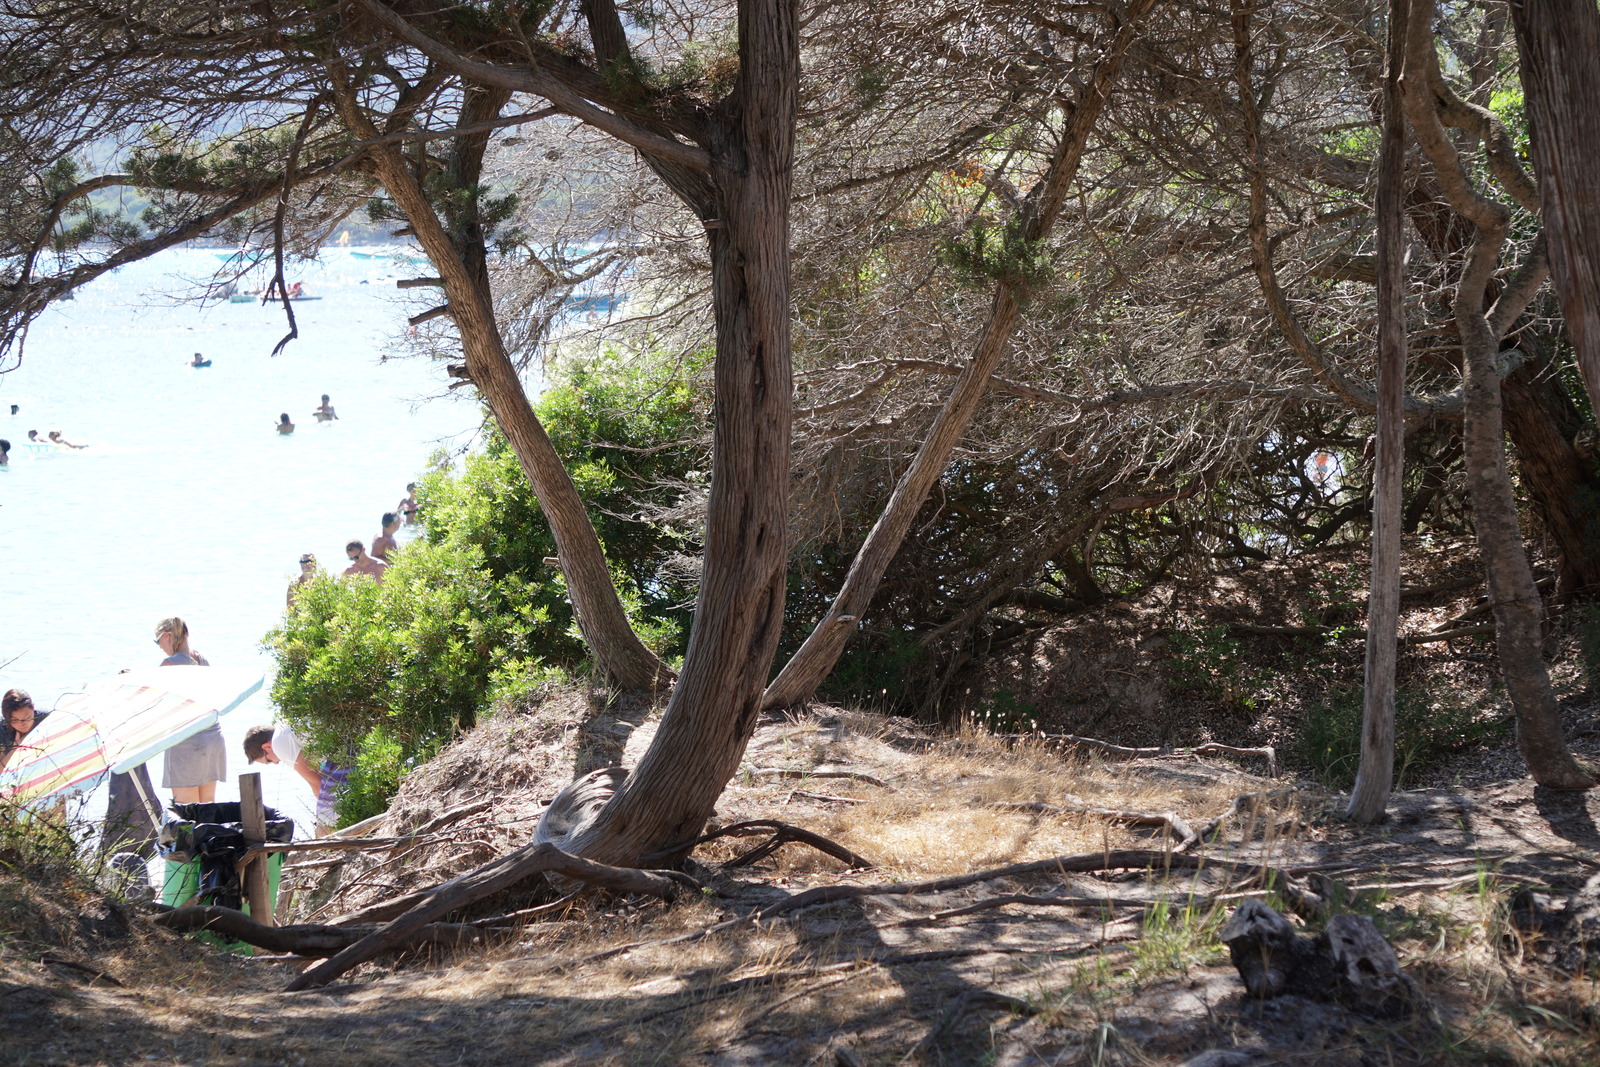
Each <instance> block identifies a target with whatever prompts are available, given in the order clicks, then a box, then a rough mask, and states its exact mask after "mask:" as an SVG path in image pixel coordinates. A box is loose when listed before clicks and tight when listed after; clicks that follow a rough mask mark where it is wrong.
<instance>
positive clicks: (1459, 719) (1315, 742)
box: [1290, 686, 1510, 789]
mask: <svg viewBox="0 0 1600 1067" xmlns="http://www.w3.org/2000/svg"><path fill="white" fill-rule="evenodd" d="M1437 694H1444V695H1443V696H1439V695H1437ZM1361 705H1362V691H1361V689H1360V688H1359V687H1353V688H1347V689H1339V690H1336V691H1334V692H1333V693H1332V694H1330V695H1329V697H1328V699H1327V700H1324V701H1322V702H1320V703H1317V704H1312V705H1309V706H1308V707H1307V708H1306V710H1305V712H1304V714H1303V716H1302V717H1301V720H1300V724H1299V727H1298V729H1297V730H1296V731H1295V733H1294V736H1293V738H1292V740H1291V745H1290V747H1291V750H1292V752H1293V753H1294V756H1295V758H1296V759H1297V760H1298V762H1299V763H1301V764H1302V765H1303V766H1304V767H1305V768H1306V769H1307V770H1308V771H1309V772H1310V774H1311V776H1312V777H1313V778H1315V779H1316V780H1317V781H1319V782H1321V783H1322V784H1323V785H1327V786H1334V787H1338V788H1341V789H1343V788H1348V787H1349V786H1350V785H1351V784H1352V783H1353V782H1354V781H1355V777H1356V771H1357V770H1358V769H1360V766H1361V715H1362V708H1361ZM1509 722H1510V718H1509V715H1508V714H1507V712H1506V711H1505V710H1504V709H1503V708H1498V707H1492V706H1491V707H1484V706H1483V705H1482V704H1478V703H1473V702H1471V701H1469V700H1467V699H1466V698H1465V697H1464V696H1463V695H1461V694H1459V693H1457V692H1455V691H1453V690H1450V689H1449V688H1447V687H1443V686H1441V687H1438V689H1437V690H1434V689H1421V688H1410V689H1401V690H1399V691H1398V692H1397V693H1396V694H1395V713H1394V731H1395V740H1394V779H1395V787H1396V788H1402V787H1403V786H1404V784H1405V782H1406V778H1407V776H1408V775H1414V774H1417V773H1419V772H1421V771H1423V770H1426V769H1427V768H1428V767H1430V766H1433V765H1435V764H1436V763H1438V762H1439V761H1440V760H1442V759H1443V758H1444V757H1446V756H1448V755H1450V754H1451V753H1454V752H1460V751H1463V750H1465V749H1469V748H1474V747H1476V746H1478V745H1481V744H1484V743H1485V742H1488V741H1491V740H1493V739H1495V738H1499V737H1503V736H1504V734H1505V732H1506V729H1507V727H1508V725H1509Z"/></svg>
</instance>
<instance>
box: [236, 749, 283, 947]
mask: <svg viewBox="0 0 1600 1067" xmlns="http://www.w3.org/2000/svg"><path fill="white" fill-rule="evenodd" d="M239 824H240V826H241V827H242V828H243V830H244V839H245V843H246V844H249V845H264V844H266V843H267V809H266V807H265V806H264V805H263V804H262V803H261V772H260V771H251V772H250V773H249V774H241V775H240V776H239ZM269 862H270V860H269V859H268V858H267V853H265V852H251V853H248V854H247V855H246V856H245V858H244V859H243V860H241V861H240V866H241V867H242V869H243V870H242V873H243V876H244V899H245V901H246V902H247V903H248V904H249V905H250V917H251V918H252V919H254V920H255V921H256V922H258V923H260V924H261V925H263V926H272V925H274V922H275V920H274V918H273V915H272V882H271V880H270V878H269V877H268V864H269Z"/></svg>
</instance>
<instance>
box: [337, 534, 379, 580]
mask: <svg viewBox="0 0 1600 1067" xmlns="http://www.w3.org/2000/svg"><path fill="white" fill-rule="evenodd" d="M344 554H345V558H346V559H348V560H349V561H350V566H348V567H346V568H345V570H344V576H345V577H346V578H354V577H355V576H356V575H358V574H367V575H371V577H372V580H373V581H375V582H382V581H383V572H384V570H385V569H387V567H388V564H386V563H384V562H383V561H382V560H376V559H373V558H372V557H371V556H369V555H367V546H366V545H364V544H362V543H361V542H360V541H351V542H350V543H349V544H348V545H345V546H344Z"/></svg>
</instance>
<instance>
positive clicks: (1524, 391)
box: [1501, 339, 1600, 600]
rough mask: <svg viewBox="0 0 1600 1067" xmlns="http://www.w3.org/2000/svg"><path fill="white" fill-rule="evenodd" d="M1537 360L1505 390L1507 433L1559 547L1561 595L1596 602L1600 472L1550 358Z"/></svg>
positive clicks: (1507, 382)
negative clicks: (1583, 443) (1580, 442)
mask: <svg viewBox="0 0 1600 1067" xmlns="http://www.w3.org/2000/svg"><path fill="white" fill-rule="evenodd" d="M1523 343H1524V344H1528V345H1532V344H1536V343H1537V342H1536V341H1535V340H1534V339H1526V340H1524V341H1523ZM1531 355H1532V356H1533V358H1532V359H1530V360H1529V361H1528V362H1527V363H1525V364H1523V365H1522V366H1521V367H1519V368H1517V370H1516V371H1515V372H1514V373H1512V374H1510V375H1508V376H1507V377H1506V379H1505V382H1504V383H1503V385H1502V389H1501V392H1502V394H1503V397H1504V399H1505V422H1506V433H1507V434H1508V435H1509V436H1510V438H1511V443H1512V445H1513V446H1515V448H1516V450H1517V468H1518V471H1519V473H1520V474H1521V476H1522V477H1521V481H1522V486H1523V488H1524V489H1526V490H1527V492H1528V499H1529V500H1530V501H1532V502H1533V506H1534V508H1535V510H1537V511H1538V513H1539V518H1540V519H1541V520H1542V521H1543V524H1544V528H1545V529H1546V530H1547V531H1549V534H1550V540H1551V542H1552V543H1553V544H1554V546H1555V550H1556V560H1557V563H1558V566H1559V567H1560V579H1559V583H1558V585H1557V596H1559V597H1560V598H1561V599H1563V600H1572V599H1584V600H1590V599H1594V598H1595V597H1596V596H1600V469H1597V468H1596V466H1595V461H1594V456H1593V455H1592V454H1591V453H1586V452H1584V451H1580V448H1579V445H1578V444H1577V443H1576V441H1577V439H1578V438H1579V437H1580V434H1581V432H1582V431H1583V429H1584V420H1583V416H1582V415H1581V414H1580V413H1579V412H1578V409H1577V407H1576V406H1575V405H1574V404H1573V403H1572V400H1571V399H1570V398H1569V397H1568V396H1567V394H1566V392H1565V391H1564V390H1563V389H1562V388H1561V383H1560V382H1559V380H1557V378H1556V377H1555V375H1554V373H1553V368H1552V367H1551V363H1550V360H1549V359H1548V358H1545V357H1543V356H1542V355H1541V354H1540V353H1538V352H1537V351H1536V352H1533V353H1531Z"/></svg>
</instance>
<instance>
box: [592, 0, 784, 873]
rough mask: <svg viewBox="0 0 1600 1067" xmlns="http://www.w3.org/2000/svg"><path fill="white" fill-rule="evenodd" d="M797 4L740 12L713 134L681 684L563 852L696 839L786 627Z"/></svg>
mask: <svg viewBox="0 0 1600 1067" xmlns="http://www.w3.org/2000/svg"><path fill="white" fill-rule="evenodd" d="M796 22H797V20H796V12H795V5H794V3H793V0H744V2H742V3H740V5H739V72H740V73H739V84H738V86H737V87H736V89H735V90H734V93H733V96H732V98H731V100H730V101H729V102H728V104H729V106H728V107H727V108H726V111H725V113H724V117H723V118H721V119H720V120H719V121H717V124H716V126H715V127H714V128H713V129H712V130H711V131H710V132H709V136H708V142H709V143H707V144H706V146H705V147H706V148H707V149H708V151H709V152H710V155H711V158H712V161H713V165H712V173H711V180H712V183H713V185H714V188H715V196H716V201H715V205H714V207H715V212H716V215H715V217H714V218H705V220H704V221H705V224H706V228H707V233H708V241H709V244H710V250H711V273H712V307H713V311H714V313H715V316H716V341H717V350H716V363H715V368H714V402H715V405H716V408H715V423H714V427H713V435H714V436H713V439H712V462H713V466H712V471H713V476H712V482H711V497H710V501H709V504H708V510H707V515H706V536H705V564H704V568H703V571H702V577H701V581H700V595H699V598H698V600H697V601H696V604H695V613H694V625H693V628H692V629H691V631H690V639H689V648H688V652H687V654H686V655H685V656H684V662H683V670H682V672H681V673H680V674H679V676H678V683H677V685H676V687H674V689H673V691H672V697H671V699H670V700H669V702H668V704H667V710H666V714H665V715H664V716H663V718H662V720H661V726H660V728H659V729H658V730H657V731H656V736H655V738H654V740H653V741H652V742H651V744H650V748H649V750H648V751H647V752H646V753H645V754H644V757H643V758H642V759H641V760H640V761H639V764H638V766H637V767H635V768H634V769H633V771H632V773H631V774H629V776H628V777H627V779H626V780H625V781H624V782H623V784H622V787H621V788H620V789H619V790H618V792H617V794H616V795H615V796H614V797H613V798H612V799H611V801H610V803H609V804H607V805H606V807H605V808H603V809H602V810H601V811H600V812H599V813H598V814H597V815H595V816H594V818H593V820H592V821H591V822H589V823H588V825H586V826H581V827H580V828H578V829H577V830H576V831H575V832H574V833H573V834H572V835H571V836H569V837H567V838H565V840H564V842H563V844H562V847H563V848H564V849H565V850H566V851H569V852H574V853H576V854H579V855H582V856H584V857H586V858H589V859H593V860H597V861H599V862H602V863H613V864H617V865H621V866H629V865H634V864H635V863H636V862H637V860H638V858H639V857H640V856H641V855H643V854H644V853H647V852H653V851H656V850H659V849H662V848H663V847H667V846H671V845H674V844H678V843H680V842H685V841H688V840H690V839H691V838H693V837H694V836H695V835H696V834H697V833H699V831H700V828H701V826H703V825H704V823H705V821H706V819H707V818H709V817H710V815H711V813H712V811H713V809H714V807H715V805H716V801H717V798H718V797H719V796H720V795H721V794H722V790H723V788H724V786H726V785H727V783H728V780H729V779H730V778H732V777H733V774H734V772H735V771H736V770H738V766H739V760H740V759H741V758H742V757H743V755H744V749H745V745H746V744H747V743H748V742H749V740H750V735H751V734H752V733H753V732H754V730H755V725H756V718H757V716H758V715H759V713H760V711H761V692H762V688H763V686H764V684H765V682H766V679H767V672H768V670H769V669H770V668H771V665H772V657H773V655H774V654H775V653H776V651H777V647H778V635H779V631H780V629H781V628H782V623H783V597H784V584H785V567H786V565H787V562H788V540H787V524H788V489H789V434H790V427H791V423H792V419H793V396H792V391H793V382H792V374H791V367H790V347H789V197H790V186H791V178H792V173H793V157H794V119H795V108H796V101H797V96H798V92H797V90H798V84H799V46H798V33H797V25H796Z"/></svg>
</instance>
